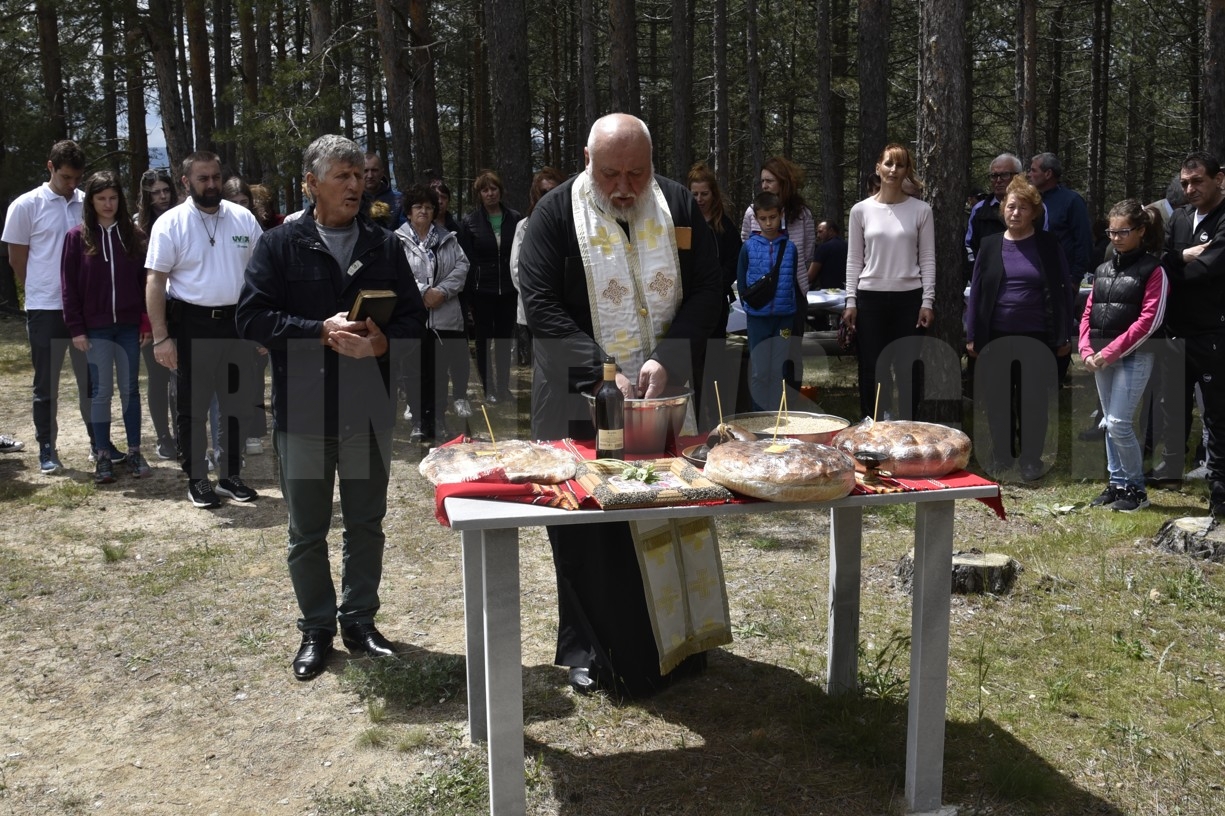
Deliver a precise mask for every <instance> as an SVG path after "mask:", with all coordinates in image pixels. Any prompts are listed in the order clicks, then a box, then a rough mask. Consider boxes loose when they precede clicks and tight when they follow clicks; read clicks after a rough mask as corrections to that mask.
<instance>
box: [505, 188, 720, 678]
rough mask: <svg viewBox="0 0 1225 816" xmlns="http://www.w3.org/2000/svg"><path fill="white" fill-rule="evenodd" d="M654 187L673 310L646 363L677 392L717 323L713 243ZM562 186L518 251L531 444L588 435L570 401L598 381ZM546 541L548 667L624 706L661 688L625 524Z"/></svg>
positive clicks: (585, 421)
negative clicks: (664, 229)
mask: <svg viewBox="0 0 1225 816" xmlns="http://www.w3.org/2000/svg"><path fill="white" fill-rule="evenodd" d="M655 180H656V181H657V182H658V183H659V186H660V189H661V190H662V191H663V194H664V198H665V199H666V200H667V203H668V208H669V210H670V211H671V213H672V220H673V224H674V226H675V227H676V228H677V230H678V241H677V247H678V256H679V261H680V267H681V270H680V271H681V292H682V300H681V303H680V306H679V308H678V310H677V313H676V315H675V316H674V317H673V320H672V324H671V326H670V327H669V329H668V333H667V336H666V337H665V338H664V339H663V340H661V342H660V344H659V346H658V347H657V348H656V349H655V351H654V352H653V353H652V354H651V358H652V359H657V360H658V361H659V362H660V363H662V364H663V366H664V368H665V369H666V370H667V372H668V381H669V383H672V384H681V383H684V382H685V381H687V380H689V379H690V372H691V371H692V370H693V366H694V358H695V355H697V354H700V353H701V350H702V349H704V348H705V344H706V343H707V341H708V340H709V338H710V337H711V336H712V335H713V334H714V333H715V329H716V327H718V326H719V323H720V321H722V320H724V309H725V307H726V300H725V299H724V298H723V294H722V286H723V284H722V280H721V272H720V269H719V257H718V252H717V250H716V245H715V236H714V233H713V232H712V231H711V229H710V227H709V226H707V224H706V221H705V220H704V219H703V217H702V214H701V211H700V210H698V207H697V203H696V202H695V201H694V200H693V196H692V195H690V193H689V191H688V190H687V189H685V188H684V187H683V186H681V185H680V184H677V183H676V182H673V181H670V180H668V179H664V178H660V177H658V176H657V177H656V179H655ZM573 182H574V180H573V179H571V180H569V181H567V182H565V183H564V184H562V185H560V186H558V187H557V188H556V189H554V190H552V191H551V192H550V193H548V194H547V195H546V196H545V197H544V198H542V199H541V200H540V202H539V203H538V204H537V205H536V209H535V211H534V212H533V213H532V216H531V219H530V220H529V222H528V227H527V232H526V234H525V235H524V239H523V245H522V247H521V249H520V253H519V284H520V294H521V295H522V297H523V304H524V311H525V314H526V315H527V323H528V327H529V328H530V329H531V331H532V334H533V336H534V338H535V339H534V343H533V373H532V437H533V438H534V439H561V438H565V437H571V438H574V439H592V438H594V436H595V430H594V428H593V427H592V424H591V420H590V417H589V415H588V409H587V405H586V402H585V400H584V398H583V396H582V395H583V394H585V393H591V390H592V388H593V387H594V386H595V384H596V382H597V381H599V380H600V379H601V378H602V376H603V370H602V365H603V361H604V352H603V350H602V349H601V348H600V346H599V344H598V343H596V341H595V339H594V338H593V336H592V322H591V310H590V305H589V301H588V295H587V278H586V274H585V272H584V270H583V263H582V258H581V256H580V254H579V245H578V238H577V237H576V235H575V232H574V218H573V211H572V209H571V205H572V197H571V187H572V185H573ZM686 245H687V247H688V248H684V247H686ZM694 390H695V391H699V390H700V389H699V388H695V389H694ZM549 541H550V543H551V544H552V547H553V563H554V566H555V567H556V569H557V595H558V633H557V655H556V658H555V661H556V663H557V664H558V665H560V666H572V667H585V668H589V669H591V672H592V674H593V676H595V677H596V678H597V679H598V680H599V682H600V684H601V685H602V686H603V687H605V688H614V687H615V689H616V690H618V691H620V692H621V693H624V694H627V695H630V696H640V695H644V694H650V693H651V692H653V691H655V690H657V689H659V688H661V687H662V686H663V685H665V684H666V683H667V682H668V681H669V680H670V679H671V675H670V676H666V677H665V676H661V675H660V673H659V653H658V651H657V650H656V648H655V638H654V635H653V634H652V631H651V620H650V615H649V613H648V611H647V604H646V597H645V594H644V592H643V588H642V574H641V572H640V571H639V567H638V559H637V556H636V555H635V553H634V544H633V539H632V538H631V536H630V531H629V525H628V524H626V523H624V522H613V523H606V524H579V525H567V526H563V527H550V528H549ZM690 665H692V663H690ZM685 667H686V664H682V666H681V667H678V668H677V669H676V670H674V671H673V672H672V675H675V674H677V673H678V672H682V671H683V669H684V668H685Z"/></svg>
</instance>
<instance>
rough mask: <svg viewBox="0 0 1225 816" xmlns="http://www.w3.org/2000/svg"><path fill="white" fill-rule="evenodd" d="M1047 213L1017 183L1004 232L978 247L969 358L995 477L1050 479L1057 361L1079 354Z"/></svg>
mask: <svg viewBox="0 0 1225 816" xmlns="http://www.w3.org/2000/svg"><path fill="white" fill-rule="evenodd" d="M1043 212H1044V210H1043V206H1042V194H1041V193H1039V192H1038V190H1037V188H1035V187H1034V186H1033V185H1032V184H1030V183H1029V181H1028V180H1026V178H1025V177H1024V176H1017V177H1015V178H1014V179H1013V180H1012V182H1011V183H1010V184H1009V185H1008V190H1007V191H1006V192H1005V193H1004V200H1003V202H1001V203H1000V215H1001V216H1002V218H1003V220H1004V227H1005V231H1004V232H1002V233H997V234H996V235H989V236H987V237H986V238H984V239H983V242H982V244H980V245H979V248H978V255H976V256H975V258H974V275H973V278H972V279H971V281H970V297H969V299H968V300H967V301H966V351H967V352H968V353H969V355H970V356H971V357H976V358H977V359H978V361H977V364H976V365H975V377H976V381H975V389H974V390H975V393H976V394H978V395H979V397H978V403H977V404H976V406H975V407H976V415H977V416H980V417H981V416H982V415H983V414H985V415H986V424H987V427H988V430H989V431H990V435H991V448H992V451H991V457H990V458H988V459H987V460H986V461H985V462H984V461H983V459H982V458H981V454H982V452H983V451H982V450H981V449H980V460H979V461H980V464H983V466H984V467H985V468H986V469H987V470H988V472H990V473H992V474H993V475H994V474H997V473H999V472H1001V471H1004V470H1008V469H1011V468H1012V466H1013V464H1014V463H1019V465H1020V474H1021V478H1022V479H1023V480H1025V481H1034V480H1036V479H1040V478H1041V477H1042V475H1043V472H1044V465H1043V463H1042V451H1043V448H1044V446H1045V443H1046V431H1047V427H1048V424H1049V415H1050V412H1051V408H1052V403H1053V398H1054V394H1055V386H1056V384H1057V382H1058V374H1057V368H1056V358H1057V357H1058V356H1061V355H1067V354H1070V353H1071V350H1072V338H1071V319H1070V316H1071V313H1072V308H1073V303H1074V298H1075V296H1076V294H1075V293H1076V289H1075V287H1074V286H1073V284H1072V280H1071V273H1070V272H1069V271H1068V262H1067V258H1066V257H1065V256H1064V254H1063V249H1062V247H1060V245H1059V241H1058V240H1057V239H1056V238H1055V236H1053V235H1051V234H1050V233H1048V232H1044V231H1043V230H1042V229H1040V228H1039V226H1040V224H1041V223H1042V218H1043ZM1035 351H1036V353H1037V356H1036V357H1035V356H1034V353H1035ZM996 360H998V361H999V362H998V363H997V362H995V361H996ZM1021 361H1025V362H1026V365H1021ZM1048 365H1049V370H1048V369H1047V367H1048ZM980 384H981V385H985V386H986V387H984V388H981V389H980V387H979V386H980Z"/></svg>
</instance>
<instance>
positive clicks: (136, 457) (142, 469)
mask: <svg viewBox="0 0 1225 816" xmlns="http://www.w3.org/2000/svg"><path fill="white" fill-rule="evenodd" d="M128 473H131V474H132V478H134V479H143V478H144V477H146V476H149V475H150V474H152V473H153V471H152V470H151V469H150V468H149V463H148V462H147V461H145V457H144V456H142V455H141V453H140V451H128Z"/></svg>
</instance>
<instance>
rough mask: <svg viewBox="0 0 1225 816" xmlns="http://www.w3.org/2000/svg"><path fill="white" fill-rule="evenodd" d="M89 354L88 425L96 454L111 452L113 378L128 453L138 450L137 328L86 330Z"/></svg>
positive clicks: (117, 326) (132, 325)
mask: <svg viewBox="0 0 1225 816" xmlns="http://www.w3.org/2000/svg"><path fill="white" fill-rule="evenodd" d="M85 336H86V337H88V338H89V351H87V352H85V359H86V360H88V361H89V398H90V406H89V424H90V427H91V429H92V432H91V434H90V435H91V436H92V437H93V439H94V447H95V449H96V450H102V451H109V450H110V449H111V395H112V394H113V393H114V390H115V388H114V383H115V379H116V377H117V378H118V382H119V404H120V406H121V407H122V409H123V429H124V432H125V433H126V434H127V442H128V449H129V450H136V449H137V448H139V447H140V326H138V325H136V324H135V323H117V324H115V325H112V326H107V327H105V328H101V329H86V330H85Z"/></svg>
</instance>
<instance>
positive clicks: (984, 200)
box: [965, 153, 1022, 285]
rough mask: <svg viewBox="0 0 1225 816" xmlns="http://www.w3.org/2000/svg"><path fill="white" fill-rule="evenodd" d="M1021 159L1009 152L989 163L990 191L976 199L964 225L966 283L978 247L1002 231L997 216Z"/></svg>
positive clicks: (1000, 221) (1002, 228)
mask: <svg viewBox="0 0 1225 816" xmlns="http://www.w3.org/2000/svg"><path fill="white" fill-rule="evenodd" d="M1021 169H1022V168H1021V160H1020V159H1018V158H1017V157H1016V156H1014V155H1012V154H1011V153H1001V154H1000V155H998V156H996V157H995V160H994V161H992V162H991V169H990V170H989V171H988V173H987V180H988V181H990V182H991V192H990V193H986V194H984V195H983V196H982V197H981V198H979V200H978V203H976V204H975V205H974V207H973V209H971V210H970V221H969V223H968V224H967V225H966V258H967V260H968V263H967V264H966V275H965V278H966V284H967V285H969V283H970V273H971V272H972V271H973V269H974V259H975V258H976V257H978V247H979V244H981V243H982V241H983V239H984V238H986V237H987V236H988V235H995V234H996V233H999V232H1003V231H1004V219H1003V218H1001V217H1000V204H1002V203H1003V201H1004V195H1005V193H1007V192H1008V185H1009V184H1010V183H1011V182H1012V179H1013V178H1014V177H1015V176H1019V175H1020V174H1021Z"/></svg>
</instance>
